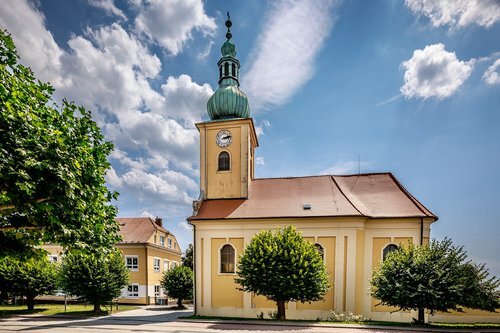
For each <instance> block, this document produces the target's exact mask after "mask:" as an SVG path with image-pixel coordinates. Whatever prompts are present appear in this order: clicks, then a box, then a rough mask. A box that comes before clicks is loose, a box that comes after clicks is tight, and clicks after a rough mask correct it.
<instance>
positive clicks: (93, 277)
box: [60, 250, 129, 313]
mask: <svg viewBox="0 0 500 333" xmlns="http://www.w3.org/2000/svg"><path fill="white" fill-rule="evenodd" d="M128 279H129V270H128V269H127V267H126V266H125V262H124V260H123V258H122V256H121V253H120V251H119V250H113V251H110V252H109V253H103V252H83V251H73V252H70V253H68V254H67V255H66V257H65V258H64V260H63V262H62V266H61V270H60V281H61V285H62V289H63V290H65V291H66V292H67V293H68V294H70V295H74V296H83V297H85V299H86V300H87V301H89V302H91V303H92V304H93V305H94V312H96V313H97V312H100V311H101V304H106V303H109V302H110V301H111V300H112V299H113V298H116V297H118V296H119V295H120V292H121V289H122V288H123V287H125V286H126V285H127V284H128Z"/></svg>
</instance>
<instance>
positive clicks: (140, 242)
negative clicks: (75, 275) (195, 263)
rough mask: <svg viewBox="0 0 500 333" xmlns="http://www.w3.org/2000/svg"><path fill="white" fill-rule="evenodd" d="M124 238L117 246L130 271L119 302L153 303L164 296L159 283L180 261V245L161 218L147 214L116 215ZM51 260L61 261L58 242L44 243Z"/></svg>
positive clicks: (60, 248) (60, 249) (61, 250)
mask: <svg viewBox="0 0 500 333" xmlns="http://www.w3.org/2000/svg"><path fill="white" fill-rule="evenodd" d="M117 221H118V223H119V224H120V235H121V236H122V238H123V241H122V242H120V243H118V244H116V247H117V248H118V249H120V251H121V252H122V253H123V259H124V261H125V265H126V266H127V267H128V268H129V270H130V278H129V280H130V283H129V285H128V286H127V287H125V288H123V290H122V293H121V296H120V297H119V298H118V302H119V303H130V304H154V303H155V301H156V300H158V299H160V298H164V297H165V295H164V293H163V288H161V286H160V281H161V277H162V275H163V272H165V271H167V270H168V269H169V268H170V267H173V266H176V265H179V264H180V263H181V248H180V246H179V243H177V239H176V238H175V236H174V235H173V234H172V233H170V232H169V231H168V230H166V229H165V228H163V226H162V220H161V219H159V218H156V219H154V220H153V219H151V218H148V217H139V218H117ZM43 248H44V249H45V250H47V251H48V252H49V258H50V260H51V261H53V262H57V261H60V259H61V256H62V255H63V249H62V247H61V246H59V245H44V246H43Z"/></svg>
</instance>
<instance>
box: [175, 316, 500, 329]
mask: <svg viewBox="0 0 500 333" xmlns="http://www.w3.org/2000/svg"><path fill="white" fill-rule="evenodd" d="M180 319H200V320H203V319H205V320H238V321H240V320H242V321H256V320H262V319H257V318H233V317H209V316H189V317H182V318H180ZM263 320H265V321H270V322H276V323H280V322H279V321H275V320H272V319H263ZM286 322H291V323H303V324H340V325H342V324H353V325H377V326H399V327H424V328H432V327H434V328H443V329H450V331H453V330H455V329H458V328H500V324H495V323H474V324H466V323H430V324H425V325H413V324H411V323H400V322H394V321H374V320H370V321H364V322H333V321H325V320H321V321H319V320H293V319H292V320H285V321H284V322H282V323H286Z"/></svg>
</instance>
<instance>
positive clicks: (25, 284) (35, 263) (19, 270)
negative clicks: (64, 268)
mask: <svg viewBox="0 0 500 333" xmlns="http://www.w3.org/2000/svg"><path fill="white" fill-rule="evenodd" d="M56 281H57V269H56V265H55V264H53V263H51V262H49V260H48V259H47V257H46V256H41V257H31V258H27V259H26V258H16V257H13V256H6V257H3V258H1V259H0V290H1V293H2V296H4V297H5V296H22V297H25V298H26V305H27V306H28V310H33V308H34V306H35V297H37V296H39V295H45V294H49V293H51V292H52V291H53V290H54V289H55V288H56Z"/></svg>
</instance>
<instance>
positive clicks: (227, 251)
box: [220, 244, 234, 273]
mask: <svg viewBox="0 0 500 333" xmlns="http://www.w3.org/2000/svg"><path fill="white" fill-rule="evenodd" d="M220 272H221V273H234V248H233V247H232V246H231V245H229V244H226V245H224V246H223V247H222V249H220Z"/></svg>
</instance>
